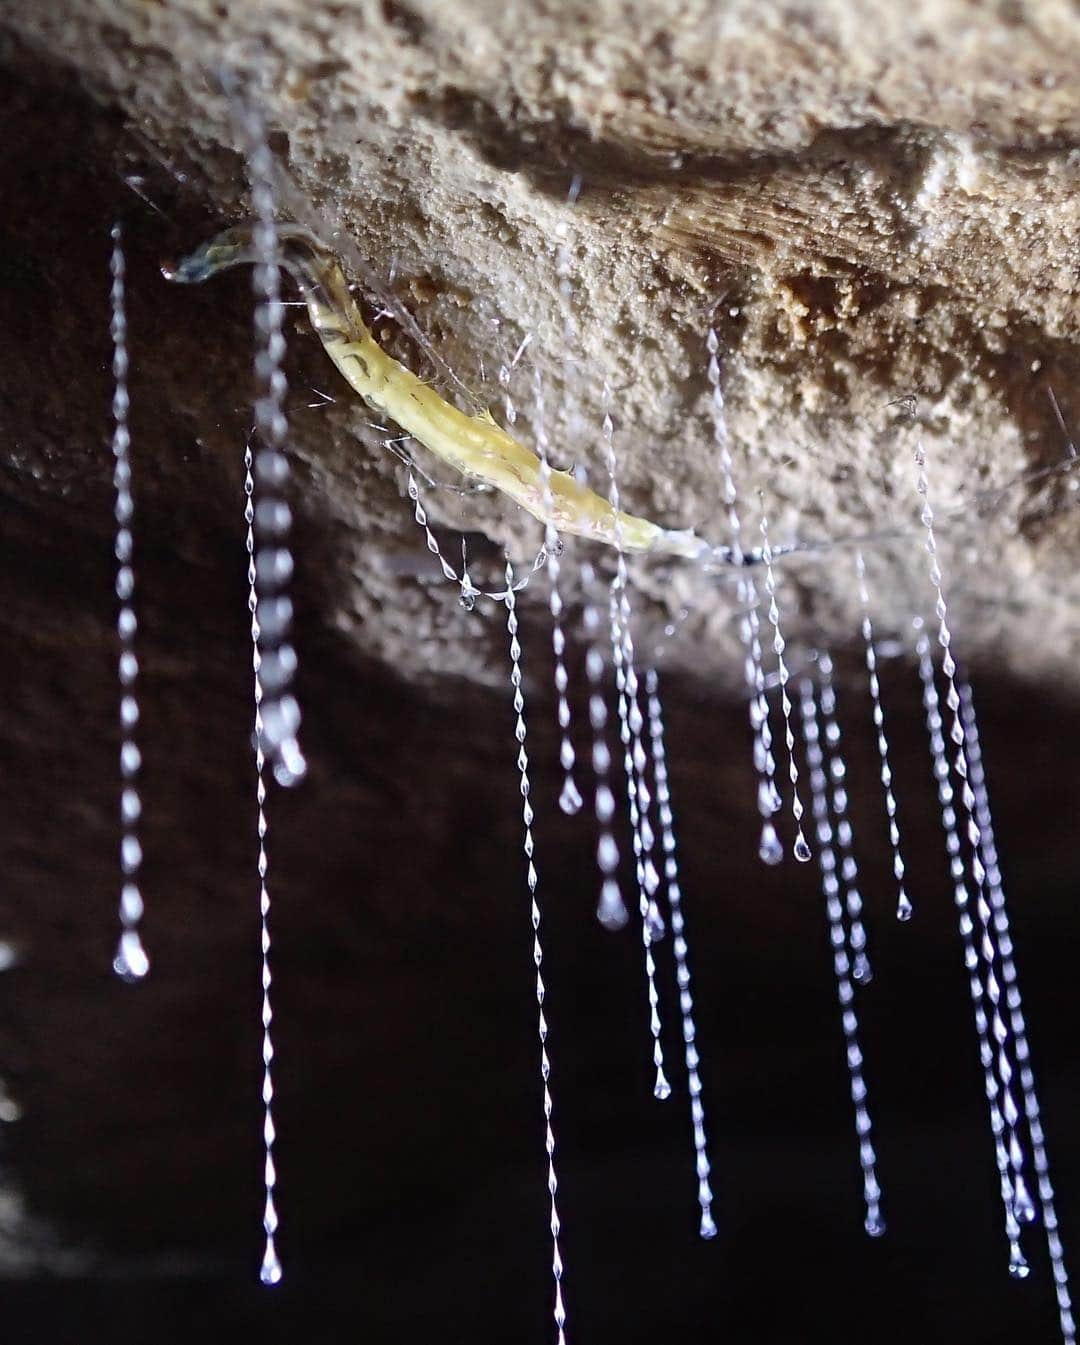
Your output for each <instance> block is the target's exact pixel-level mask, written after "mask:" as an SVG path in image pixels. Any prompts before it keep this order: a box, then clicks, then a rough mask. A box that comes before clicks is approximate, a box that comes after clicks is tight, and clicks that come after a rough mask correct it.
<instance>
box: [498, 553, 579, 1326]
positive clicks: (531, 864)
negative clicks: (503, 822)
mask: <svg viewBox="0 0 1080 1345" xmlns="http://www.w3.org/2000/svg"><path fill="white" fill-rule="evenodd" d="M506 630H507V634H508V635H509V637H510V686H511V688H512V690H513V705H514V738H515V740H516V742H517V744H518V752H517V769H518V787H519V791H520V794H521V820H522V827H523V837H522V849H523V851H524V855H525V864H526V884H527V886H528V889H529V918H530V921H531V923H532V931H533V963H534V964H535V966H536V1009H537V1032H538V1035H539V1039H540V1082H541V1085H542V1089H543V1108H544V1150H545V1153H546V1154H547V1189H548V1195H549V1197H550V1200H551V1215H550V1221H549V1227H550V1230H551V1248H552V1254H551V1273H552V1277H553V1279H554V1284H555V1298H554V1306H553V1309H552V1315H553V1318H554V1321H555V1329H556V1333H557V1341H558V1345H566V1308H565V1306H564V1304H563V1291H562V1279H563V1261H562V1253H561V1251H560V1248H559V1234H560V1232H561V1230H562V1224H561V1222H560V1220H559V1211H558V1206H557V1204H556V1193H557V1191H558V1187H559V1183H558V1180H557V1178H556V1175H555V1132H554V1130H553V1129H552V1124H551V1114H552V1100H551V1061H550V1060H549V1058H548V1048H547V1040H548V1025H547V1018H546V1017H545V1014H544V998H545V994H546V990H545V986H544V979H543V974H542V972H543V961H544V953H543V948H542V946H541V943H540V904H539V897H538V895H537V893H538V888H539V883H540V879H539V875H538V874H537V870H536V862H535V850H536V843H535V841H534V839H533V830H532V826H533V816H534V814H533V807H532V803H531V802H530V798H529V796H530V793H531V785H530V782H529V755H528V750H527V742H526V739H527V733H526V727H525V692H524V688H523V686H522V676H521V642H520V641H519V639H518V618H517V597H516V593H515V590H514V571H513V567H512V566H511V564H510V562H509V560H508V561H507V562H506Z"/></svg>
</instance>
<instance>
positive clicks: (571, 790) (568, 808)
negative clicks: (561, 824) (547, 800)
mask: <svg viewBox="0 0 1080 1345" xmlns="http://www.w3.org/2000/svg"><path fill="white" fill-rule="evenodd" d="M583 802H584V800H583V799H582V797H581V791H580V790H579V789H578V787H577V785H576V784H575V783H574V777H573V776H572V775H568V776H567V777H566V778H565V779H564V781H563V787H562V790H561V791H560V793H559V807H560V808H561V809H562V810H563V812H564V813H565V814H566V815H567V817H574V816H575V815H576V814H577V813H579V812H580V811H581V806H582V803H583Z"/></svg>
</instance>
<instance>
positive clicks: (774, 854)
mask: <svg viewBox="0 0 1080 1345" xmlns="http://www.w3.org/2000/svg"><path fill="white" fill-rule="evenodd" d="M758 854H759V855H760V856H761V858H762V860H763V861H764V862H765V863H766V864H779V863H780V861H781V860H782V859H783V858H784V847H783V846H782V845H781V844H780V838H779V836H777V834H776V828H775V827H774V826H773V824H772V823H771V822H765V823H763V824H762V827H761V844H760V845H759V847H758Z"/></svg>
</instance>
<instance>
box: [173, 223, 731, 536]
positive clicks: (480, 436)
mask: <svg viewBox="0 0 1080 1345" xmlns="http://www.w3.org/2000/svg"><path fill="white" fill-rule="evenodd" d="M279 232H280V236H281V244H282V264H283V265H284V266H285V267H286V268H287V269H288V270H289V271H290V272H291V273H292V274H293V275H294V276H295V277H296V279H297V281H298V283H299V285H300V289H301V293H302V294H303V298H304V302H305V303H306V305H307V309H308V313H309V315H310V317H311V323H312V326H313V327H314V328H315V331H316V332H317V333H318V336H319V339H320V340H321V341H322V343H323V347H324V349H325V350H326V353H327V354H328V355H329V356H330V358H331V360H333V362H334V364H335V366H336V367H337V369H338V370H339V372H340V373H341V375H342V377H343V378H344V379H345V380H346V382H348V384H349V386H350V387H351V388H353V390H354V391H355V392H357V393H359V395H360V396H361V397H362V398H363V399H364V401H365V402H366V403H367V404H368V406H370V407H371V408H372V410H374V411H376V412H377V413H378V414H379V415H380V416H385V417H386V418H388V419H389V420H392V421H394V423H395V424H397V425H399V426H400V427H401V429H402V430H404V431H405V432H406V434H409V435H411V436H412V437H413V438H414V439H415V440H416V441H417V442H418V443H420V444H422V445H423V446H424V447H425V448H426V449H428V450H429V451H430V452H431V453H433V454H434V455H435V456H436V457H437V458H439V459H440V460H441V461H442V462H444V463H446V464H447V465H448V466H450V467H452V468H453V469H454V470H455V471H457V472H459V473H461V475H463V476H466V477H471V478H473V479H475V480H477V481H483V482H486V483H487V484H488V485H490V486H493V487H494V488H495V489H496V490H499V491H501V492H502V493H503V494H504V495H506V496H507V497H508V498H509V499H511V500H513V501H514V503H515V504H518V505H520V506H521V508H522V509H525V510H527V511H528V512H529V513H530V514H531V515H532V516H533V517H534V518H536V519H538V520H539V521H540V522H541V523H544V524H551V525H552V526H553V527H554V528H555V530H556V531H557V532H562V533H571V534H573V535H575V536H578V537H586V538H590V539H591V540H593V541H597V542H604V543H606V544H607V545H609V546H617V547H621V548H622V549H623V550H625V551H637V552H646V551H647V552H653V553H656V554H663V555H671V556H686V557H689V558H692V559H702V558H704V557H705V556H706V555H707V554H708V553H709V550H710V548H709V547H708V545H707V544H706V543H705V542H703V541H702V540H701V539H700V538H699V537H697V536H696V535H695V534H694V533H693V532H690V531H674V530H670V529H666V528H661V527H660V526H659V525H658V524H656V523H652V522H650V521H649V520H648V519H644V518H639V517H637V516H636V515H634V514H627V513H623V512H621V511H619V512H616V511H615V510H614V509H613V508H612V507H611V504H610V503H609V502H608V501H607V500H605V499H604V498H603V497H602V496H600V495H598V494H597V493H596V492H595V491H593V490H589V489H588V487H587V486H583V485H581V483H580V482H579V481H577V480H576V479H575V478H574V477H573V476H571V475H570V473H569V472H559V471H552V472H551V473H550V476H549V481H548V484H547V487H546V488H545V483H544V479H543V473H542V467H541V463H540V459H539V458H538V457H537V455H536V454H535V453H533V452H532V450H531V449H528V448H526V447H525V446H524V445H523V444H521V443H519V442H518V440H516V439H515V438H513V436H512V435H509V434H507V432H506V431H505V430H504V429H503V428H502V427H501V426H499V425H497V424H496V423H495V421H494V420H493V419H492V417H491V415H490V414H489V413H488V412H486V411H484V412H481V413H480V414H479V415H468V414H466V413H465V412H464V411H459V410H458V408H457V407H455V406H452V405H451V404H450V403H449V402H447V401H446V400H445V398H443V397H441V396H440V395H439V394H438V393H437V392H436V391H435V390H434V389H433V388H431V387H429V386H428V385H427V384H426V383H424V382H422V381H421V380H420V379H419V378H417V377H416V375H415V374H413V373H412V372H411V371H410V370H408V369H406V368H405V367H404V366H403V365H402V364H400V363H399V362H398V361H397V360H395V359H394V358H393V357H392V356H391V355H388V354H387V353H386V351H385V350H383V348H382V347H381V346H380V345H379V343H378V342H377V341H376V340H375V338H374V336H372V334H371V331H370V329H369V328H368V326H367V324H366V323H365V322H364V320H363V318H362V316H361V314H360V310H359V308H358V307H357V304H356V302H355V300H354V299H353V297H352V295H351V293H350V292H349V287H348V284H347V283H346V280H345V274H344V271H343V270H342V267H341V263H340V262H339V261H338V259H337V258H336V257H335V256H334V255H333V253H332V252H330V251H329V250H328V249H327V248H326V247H324V246H323V244H322V243H320V242H319V241H318V239H316V238H315V237H314V235H312V234H311V233H309V232H308V231H307V230H306V229H302V228H300V227H299V226H297V225H282V226H280V230H279ZM253 259H254V258H253V253H252V246H251V231H250V230H249V229H247V228H237V229H228V230H226V231H225V233H223V234H219V235H218V237H217V238H214V239H212V240H211V241H210V242H209V243H206V244H204V246H203V247H201V248H200V249H199V250H198V251H197V252H195V253H193V254H192V255H191V256H190V257H187V258H185V260H184V261H182V262H180V263H179V264H178V265H177V266H176V267H175V268H174V269H169V270H166V271H165V275H166V276H167V278H169V279H171V280H179V281H184V282H187V283H197V282H199V281H202V280H206V279H208V278H209V277H210V276H212V275H215V274H216V273H217V272H219V271H223V270H226V269H227V268H229V267H230V266H236V265H239V264H241V263H244V262H251V261H252V260H253Z"/></svg>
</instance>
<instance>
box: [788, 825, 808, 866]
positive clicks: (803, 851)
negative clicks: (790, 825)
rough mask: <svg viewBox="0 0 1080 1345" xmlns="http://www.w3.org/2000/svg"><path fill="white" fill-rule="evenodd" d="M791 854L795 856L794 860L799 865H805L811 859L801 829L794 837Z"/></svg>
mask: <svg viewBox="0 0 1080 1345" xmlns="http://www.w3.org/2000/svg"><path fill="white" fill-rule="evenodd" d="M791 853H792V854H793V855H794V856H795V858H796V859H797V860H798V861H799V863H800V864H805V863H806V861H807V860H808V859H809V858H810V857H811V855H810V847H809V845H807V843H806V837H805V836H804V835H803V833H802V830H801V829H800V830H799V833H798V835H797V836H796V837H795V844H794V846H792V850H791Z"/></svg>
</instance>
